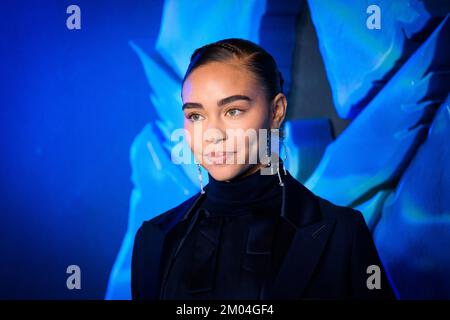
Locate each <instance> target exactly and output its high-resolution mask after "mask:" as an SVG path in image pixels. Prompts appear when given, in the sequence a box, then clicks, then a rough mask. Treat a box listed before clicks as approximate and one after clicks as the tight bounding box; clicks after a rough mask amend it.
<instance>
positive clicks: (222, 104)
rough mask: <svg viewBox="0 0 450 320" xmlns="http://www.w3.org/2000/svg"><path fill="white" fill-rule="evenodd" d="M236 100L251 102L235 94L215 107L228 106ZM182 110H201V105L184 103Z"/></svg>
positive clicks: (220, 101) (248, 98)
mask: <svg viewBox="0 0 450 320" xmlns="http://www.w3.org/2000/svg"><path fill="white" fill-rule="evenodd" d="M236 100H246V101H252V99H251V98H250V97H247V96H244V95H242V94H235V95H233V96H229V97H226V98H223V99H220V100H219V101H217V106H218V107H222V106H224V105H226V104H229V103H231V102H234V101H236ZM184 109H203V105H202V104H201V103H198V102H186V103H185V104H183V107H182V110H184Z"/></svg>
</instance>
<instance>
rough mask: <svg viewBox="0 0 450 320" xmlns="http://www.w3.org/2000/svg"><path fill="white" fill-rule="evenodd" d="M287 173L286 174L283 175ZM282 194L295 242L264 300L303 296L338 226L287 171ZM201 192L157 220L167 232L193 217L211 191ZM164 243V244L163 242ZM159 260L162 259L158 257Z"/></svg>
mask: <svg viewBox="0 0 450 320" xmlns="http://www.w3.org/2000/svg"><path fill="white" fill-rule="evenodd" d="M282 176H283V175H282ZM283 181H284V186H283V187H282V188H283V193H282V197H283V198H282V207H281V217H282V218H283V219H284V220H285V221H286V222H287V224H288V225H290V226H291V227H293V228H294V230H295V231H294V237H293V240H292V243H291V245H290V247H289V249H288V251H287V253H286V256H285V257H284V260H283V262H282V264H281V267H280V270H279V272H278V274H277V275H276V276H275V280H274V282H273V284H272V285H271V286H270V287H268V288H267V289H266V290H265V292H263V298H264V299H287V300H289V299H299V298H301V297H302V294H303V292H304V290H305V289H306V287H307V285H308V280H309V279H310V278H311V276H312V273H313V271H314V269H315V267H316V265H317V263H318V261H319V258H320V256H321V254H322V252H323V250H324V248H325V245H326V243H327V240H328V238H329V235H330V234H331V231H332V229H333V226H334V219H333V218H324V217H323V215H322V212H321V207H320V204H319V200H318V197H317V196H315V195H314V194H313V193H312V192H311V191H310V190H308V189H307V188H306V187H305V186H304V185H303V184H301V183H300V182H299V181H297V180H296V179H295V178H294V177H292V176H291V174H290V173H289V171H286V175H285V176H284V179H283ZM205 190H206V192H205V193H204V194H201V193H200V192H199V193H197V194H196V195H194V196H193V197H191V198H190V199H188V200H187V201H185V202H184V203H183V204H182V205H181V206H179V207H177V208H176V209H175V210H174V214H173V215H168V216H166V217H164V218H161V219H159V220H157V221H155V224H156V225H157V226H158V227H159V229H160V230H161V231H163V233H167V232H168V231H169V230H170V229H171V228H172V227H173V226H175V225H176V224H178V223H180V222H183V221H185V220H186V219H188V218H190V217H191V216H192V215H193V214H194V213H195V212H196V211H197V210H196V208H197V207H198V205H199V204H200V203H201V202H202V200H203V199H204V198H205V197H206V196H207V194H208V186H206V187H205ZM161 245H162V244H161ZM153 261H155V263H157V262H158V261H159V259H154V260H153Z"/></svg>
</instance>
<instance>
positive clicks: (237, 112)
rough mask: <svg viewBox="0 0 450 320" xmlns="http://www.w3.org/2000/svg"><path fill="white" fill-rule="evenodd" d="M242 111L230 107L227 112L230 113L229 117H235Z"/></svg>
mask: <svg viewBox="0 0 450 320" xmlns="http://www.w3.org/2000/svg"><path fill="white" fill-rule="evenodd" d="M242 112H243V111H242V110H239V109H230V110H228V111H227V114H228V115H230V116H231V117H236V116H238V115H240V114H241V113H242Z"/></svg>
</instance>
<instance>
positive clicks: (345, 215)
mask: <svg viewBox="0 0 450 320" xmlns="http://www.w3.org/2000/svg"><path fill="white" fill-rule="evenodd" d="M316 198H317V200H318V202H319V205H320V209H321V212H322V216H323V217H324V218H332V219H334V220H335V221H336V222H337V224H338V225H341V226H344V227H351V228H354V227H363V228H366V227H367V226H366V222H365V219H364V216H363V214H362V213H361V211H359V210H357V209H354V208H352V207H347V206H343V205H338V204H335V203H333V202H331V201H329V200H327V199H324V198H321V197H319V196H317V195H316Z"/></svg>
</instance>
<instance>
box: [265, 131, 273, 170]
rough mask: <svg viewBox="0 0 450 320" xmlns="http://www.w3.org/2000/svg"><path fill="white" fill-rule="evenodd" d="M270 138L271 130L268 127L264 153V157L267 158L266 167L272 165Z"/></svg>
mask: <svg viewBox="0 0 450 320" xmlns="http://www.w3.org/2000/svg"><path fill="white" fill-rule="evenodd" d="M271 140H272V133H271V130H270V129H269V131H268V132H267V142H266V143H267V148H266V151H267V154H266V158H267V159H268V160H267V165H266V167H268V168H270V166H272V146H271Z"/></svg>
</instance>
